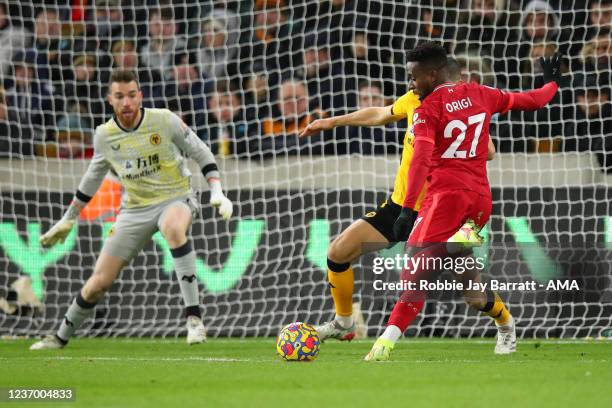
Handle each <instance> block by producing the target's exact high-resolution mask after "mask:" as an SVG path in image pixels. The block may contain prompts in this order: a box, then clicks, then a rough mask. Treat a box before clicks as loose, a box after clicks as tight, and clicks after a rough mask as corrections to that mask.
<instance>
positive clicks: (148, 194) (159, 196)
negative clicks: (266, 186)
mask: <svg viewBox="0 0 612 408" xmlns="http://www.w3.org/2000/svg"><path fill="white" fill-rule="evenodd" d="M186 158H191V159H193V160H195V161H196V162H197V163H198V165H199V166H200V168H201V169H203V171H204V172H206V174H205V176H206V177H219V172H218V171H217V169H216V164H215V157H214V156H213V154H212V152H211V151H210V149H209V148H208V146H207V145H206V144H205V143H204V142H203V141H201V140H200V139H199V138H198V137H197V136H196V134H195V133H193V131H192V130H191V129H190V128H189V127H188V126H187V125H186V124H185V123H184V122H183V121H182V120H181V119H180V118H179V117H178V116H177V115H176V114H174V113H172V112H171V111H169V110H168V109H148V108H145V109H143V110H142V118H141V121H140V123H139V124H138V126H136V128H134V129H133V130H126V129H123V128H122V127H121V126H120V125H119V124H118V122H117V121H116V120H115V118H112V119H110V120H109V121H108V122H106V123H105V124H103V125H100V126H98V127H97V128H96V131H95V134H94V156H93V158H92V160H91V163H90V164H89V167H88V169H87V171H86V173H85V175H84V176H83V179H82V180H81V183H80V184H79V191H81V192H82V193H84V194H86V195H88V196H93V195H94V194H95V193H96V191H98V188H99V187H100V184H101V183H102V181H103V180H104V177H105V176H106V173H107V172H108V171H109V170H110V169H113V170H114V172H115V173H117V175H118V177H119V179H120V180H121V184H122V185H123V187H124V189H125V192H126V194H125V195H124V202H123V203H122V204H123V205H122V206H123V207H125V208H135V207H145V206H150V205H154V204H158V203H161V202H163V201H166V200H168V199H171V198H175V197H181V196H186V195H188V194H189V193H190V192H191V172H190V171H189V170H188V169H187V166H186V162H185V159H186ZM207 169H209V170H207Z"/></svg>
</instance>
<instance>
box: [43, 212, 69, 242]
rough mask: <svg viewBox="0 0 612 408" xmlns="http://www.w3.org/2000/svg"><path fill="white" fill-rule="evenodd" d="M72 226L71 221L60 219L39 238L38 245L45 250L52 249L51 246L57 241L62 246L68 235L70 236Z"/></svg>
mask: <svg viewBox="0 0 612 408" xmlns="http://www.w3.org/2000/svg"><path fill="white" fill-rule="evenodd" d="M73 226H74V220H73V219H68V218H62V219H61V220H59V221H58V223H57V224H55V225H54V226H53V228H51V229H50V230H49V231H47V233H46V234H44V235H43V236H42V237H40V239H39V242H40V244H41V245H42V246H43V247H45V248H50V247H52V246H53V245H55V244H57V242H58V241H59V242H61V243H62V244H63V243H64V241H65V240H66V237H67V236H68V234H70V231H72V227H73Z"/></svg>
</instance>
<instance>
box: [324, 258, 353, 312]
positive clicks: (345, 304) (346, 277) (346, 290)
mask: <svg viewBox="0 0 612 408" xmlns="http://www.w3.org/2000/svg"><path fill="white" fill-rule="evenodd" d="M327 279H328V280H329V286H330V288H331V295H332V298H333V299H334V305H336V314H337V315H338V316H351V315H352V314H353V286H354V285H355V275H354V273H353V267H352V266H350V265H349V267H348V269H347V270H345V271H344V272H334V271H332V270H331V269H327Z"/></svg>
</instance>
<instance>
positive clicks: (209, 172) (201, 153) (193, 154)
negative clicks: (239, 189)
mask: <svg viewBox="0 0 612 408" xmlns="http://www.w3.org/2000/svg"><path fill="white" fill-rule="evenodd" d="M171 115H172V119H171V120H172V121H173V127H174V130H175V131H174V132H172V134H173V139H172V141H173V142H174V144H175V145H176V147H178V148H179V150H181V151H182V152H184V154H185V155H186V156H187V157H188V158H191V159H192V160H194V161H195V162H196V163H198V166H199V167H200V169H201V171H202V174H203V175H204V178H205V179H206V181H207V182H208V186H209V187H210V205H212V206H213V207H215V208H218V209H219V214H221V217H222V218H223V219H224V220H229V219H230V218H231V217H232V213H233V206H232V202H231V201H230V200H229V199H228V198H227V197H225V194H223V189H222V186H221V174H220V173H219V168H218V167H217V162H216V161H215V156H214V155H213V153H212V152H211V151H210V148H209V147H208V146H207V145H206V143H204V142H203V141H202V140H201V139H200V138H199V137H198V136H197V135H196V134H195V133H194V131H193V130H191V128H190V127H189V126H187V125H186V124H185V123H184V122H183V121H182V120H181V119H180V118H179V117H178V116H177V115H176V114H174V113H171Z"/></svg>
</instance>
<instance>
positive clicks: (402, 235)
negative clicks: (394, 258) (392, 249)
mask: <svg viewBox="0 0 612 408" xmlns="http://www.w3.org/2000/svg"><path fill="white" fill-rule="evenodd" d="M417 214H418V211H414V210H412V209H410V208H402V212H401V213H400V215H399V217H397V220H395V224H393V235H395V240H396V241H397V242H405V241H408V237H409V236H410V232H411V231H412V227H413V226H414V221H415V220H416V218H417Z"/></svg>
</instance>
